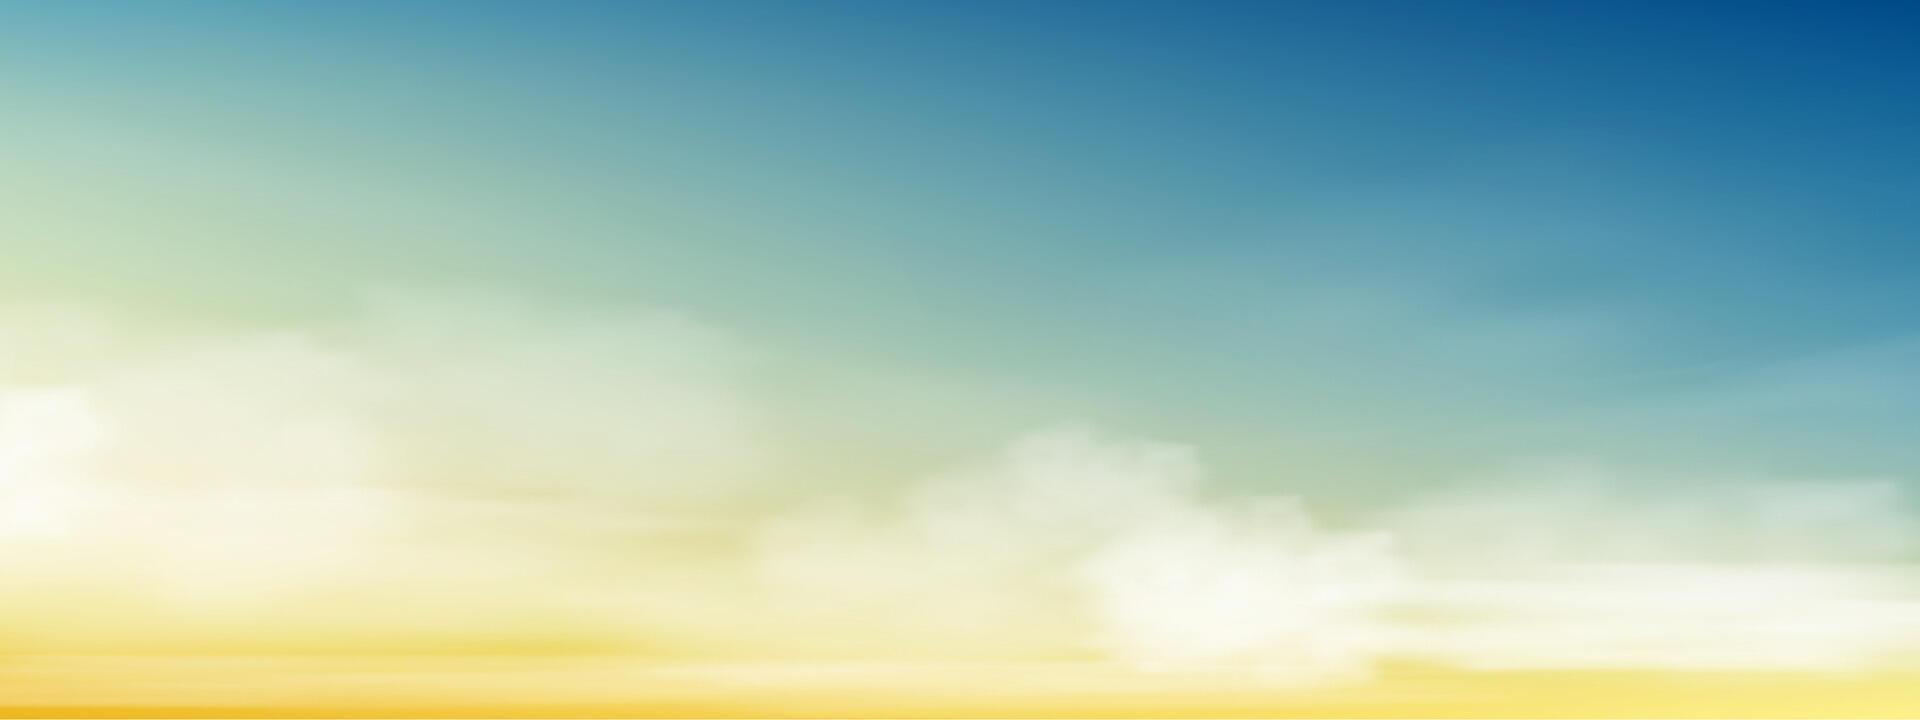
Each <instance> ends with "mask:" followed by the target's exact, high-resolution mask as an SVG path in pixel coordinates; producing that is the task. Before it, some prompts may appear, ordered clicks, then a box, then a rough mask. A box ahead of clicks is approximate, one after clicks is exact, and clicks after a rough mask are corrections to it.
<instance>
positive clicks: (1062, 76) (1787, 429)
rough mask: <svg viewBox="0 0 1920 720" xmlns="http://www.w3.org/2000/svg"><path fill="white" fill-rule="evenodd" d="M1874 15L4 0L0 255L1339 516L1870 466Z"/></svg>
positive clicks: (1891, 170) (1905, 457)
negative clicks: (693, 384) (665, 354)
mask: <svg viewBox="0 0 1920 720" xmlns="http://www.w3.org/2000/svg"><path fill="white" fill-rule="evenodd" d="M1916 29H1920V10H1915V9H1913V8H1910V7H1903V6H1902V5H1901V4H1899V3H1842V4H1838V5H1835V4H1825V3H1778V4H1767V5H1766V6H1765V7H1762V6H1758V5H1753V4H1737V3H1726V4H1717V3H1698V4H1690V5H1689V6H1688V8H1686V9H1678V8H1675V7H1673V6H1672V4H1670V3H1637V2H1619V3H1449V4H1440V3H1389V2H1300V3H1246V4H1241V3H1214V4H1204V5H1198V6H1196V5H1192V4H1187V3H1160V4H1144V3H1101V4H1080V3H1004V4H1003V3H985V2H983V3H951V4H944V5H936V4H924V3H879V2H873V3H867V2H829V3H779V2H770V3H738V2H735V3H725V2H720V3H709V2H690V3H679V2H659V3H605V4H592V3H570V2H554V3H520V4H511V5H509V4H495V3H444V4H443V3H431V2H401V3H309V4H249V3H230V2H180V3H149V4H136V3H6V4H0V148H4V152H5V158H4V160H0V203H4V206H3V207H0V249H4V250H5V252H6V256H5V260H4V262H0V285H3V286H4V288H5V295H6V297H7V298H8V299H15V298H40V297H58V296H61V295H78V296H81V297H82V298H83V299H94V298H97V297H102V296H110V297H113V298H116V299H117V300H119V301H124V302H127V303H131V304H134V305H136V306H139V307H143V308H146V309H147V310H149V311H151V312H155V313H164V312H177V313H180V314H186V315H194V316H201V315H209V314H211V315H214V316H229V315H230V316H234V317H238V318H274V317H281V316H289V315H304V314H310V313H321V314H324V313H327V312H330V311H332V310H333V309H334V308H336V307H338V306H341V305H344V304H346V303H348V302H350V299H351V298H352V297H354V296H356V295H357V294H358V293H361V292H363V291H365V290H368V289H370V288H380V287H456V288H480V289H485V290H488V291H502V292H509V293H525V294H529V295H533V296H538V297H543V298H544V297H556V298H563V299H565V300H566V301H567V302H575V303H580V304H582V305H586V306H599V305H606V306H614V305H622V304H641V305H657V306H663V307H670V308H675V309H679V310H683V311H686V312H688V313H691V314H693V315H695V316H698V317H701V318H703V319H706V320H708V321H711V322H714V323H716V324H718V325H721V326H724V327H728V328H731V329H733V330H734V331H736V332H738V333H739V334H740V335H741V336H742V337H744V338H746V339H747V340H748V341H749V342H751V343H753V344H755V345H759V346H763V347H766V348H769V352H773V353H777V354H786V355H790V356H791V358H790V360H788V361H786V363H785V364H784V365H782V366H781V367H783V368H784V369H782V370H777V371H775V374H774V377H773V378H772V379H771V382H774V383H778V384H782V385H783V386H784V387H785V390H784V392H786V393H788V394H790V395H791V396H793V398H794V401H795V402H798V403H803V404H807V405H808V406H809V407H816V408H822V409H823V412H826V411H825V410H824V409H825V408H831V412H827V413H826V414H828V415H831V417H830V418H828V419H827V420H824V421H823V423H824V424H825V425H826V426H828V427H832V428H835V430H834V432H837V433H839V434H840V436H841V437H842V442H844V443H845V444H846V445H847V446H850V447H851V446H860V445H862V444H864V443H865V442H866V441H867V440H868V439H871V438H875V437H886V438H889V439H890V440H889V442H887V443H874V444H875V445H885V446H888V447H895V446H898V445H900V444H901V443H898V442H893V440H897V439H898V437H897V436H905V435H911V436H912V437H913V438H914V442H915V443H919V444H921V445H922V446H923V450H924V451H926V452H930V453H940V452H945V450H944V449H943V447H944V446H943V445H942V443H950V444H953V445H967V444H969V443H973V444H980V445H986V444H989V443H992V442H996V441H997V439H998V438H1001V437H1004V436H1005V435H1006V434H1009V433H1012V432H1017V431H1018V430H1020V429H1022V428H1024V427H1025V426H1026V425H1027V424H1028V423H1029V422H1030V421H1033V420H1044V419H1048V418H1055V417H1069V418H1083V419H1087V420H1089V421H1093V422H1098V423H1102V424H1106V425H1112V426H1116V427H1119V428H1125V429H1129V430H1134V431H1138V432H1142V433H1146V434H1150V435H1153V436H1157V437H1168V438H1175V439H1180V440H1184V441H1189V442H1193V443H1195V444H1197V445H1199V446H1201V447H1202V448H1203V449H1204V452H1205V454H1206V455H1207V457H1209V458H1210V459H1212V461H1213V463H1214V464H1215V465H1217V466H1220V467H1221V468H1222V470H1223V474H1224V475H1226V476H1227V478H1228V482H1229V483H1238V484H1241V485H1258V484H1261V483H1271V482H1310V483H1323V484H1326V485H1328V486H1341V487H1344V488H1345V490H1346V491H1347V492H1349V493H1351V494H1352V496H1355V497H1367V496H1372V495H1377V494H1384V493H1389V492H1397V491H1398V490H1399V489H1402V488H1404V487H1406V486H1407V485H1408V484H1412V483H1420V482H1427V481H1429V480H1431V479H1432V477H1429V475H1431V476H1433V477H1441V478H1453V477H1458V476H1459V475H1460V474H1462V473H1472V472H1479V471H1484V470H1485V469H1486V468H1489V467H1492V466H1497V465H1498V464H1500V463H1504V462H1509V461H1513V460H1515V459H1522V458H1528V457H1535V456H1574V457H1582V458H1593V459H1596V460H1598V461H1600V462H1604V463H1619V464H1623V465H1627V466H1634V465H1642V464H1644V465H1654V466H1663V467H1674V468H1682V469H1686V470H1688V471H1692V470H1699V471H1702V472H1711V473H1734V474H1739V473H1782V474H1793V475H1808V474H1811V475H1816V476H1848V477H1851V476H1859V475H1868V476H1876V475H1892V476H1902V475H1905V476H1912V475H1914V474H1915V473H1914V470H1915V469H1916V463H1920V449H1916V445H1915V444H1914V443H1912V442H1911V428H1913V427H1915V426H1916V424H1917V423H1920V373H1916V372H1915V371H1916V370H1920V341H1916V338H1915V332H1916V328H1917V327H1920V326H1917V325H1916V321H1915V318H1916V317H1920V283H1916V282H1915V275H1916V270H1920V244H1917V243H1916V235H1917V234H1920V202H1916V199H1920V165H1917V164H1916V162H1915V158H1920V93H1916V92H1915V91H1914V89H1913V78H1914V77H1915V76H1916V72H1917V71H1920V49H1916V48H1920V45H1916V44H1915V43H1914V42H1913V41H1912V39H1913V37H1914V31H1915V30H1916ZM901 385H912V386H914V387H920V388H925V387H930V386H931V387H938V388H941V389H938V390H926V391H924V392H905V391H902V390H900V386H901ZM920 423H931V424H934V425H939V424H941V423H947V424H949V427H947V428H946V429H945V430H944V431H943V430H941V429H939V428H931V429H929V428H918V429H915V430H911V431H909V430H905V429H902V428H903V426H914V425H916V424H920ZM908 444H909V445H910V444H912V443H908ZM1338 496H1339V493H1338V492H1336V493H1334V497H1336V498H1337V497H1338ZM1319 497H1324V494H1323V495H1321V496H1319Z"/></svg>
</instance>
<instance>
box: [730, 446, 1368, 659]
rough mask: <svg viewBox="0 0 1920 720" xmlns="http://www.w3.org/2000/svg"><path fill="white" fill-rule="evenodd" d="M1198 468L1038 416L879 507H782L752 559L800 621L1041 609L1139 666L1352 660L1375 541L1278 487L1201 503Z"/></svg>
mask: <svg viewBox="0 0 1920 720" xmlns="http://www.w3.org/2000/svg"><path fill="white" fill-rule="evenodd" d="M1201 481H1202V472H1201V468H1200V466H1199V465H1198V463H1197V462H1196V461H1195V459H1194V457H1193V453H1192V451H1191V450H1190V449H1188V448H1186V447H1182V446H1177V445H1169V444H1162V443H1151V442H1139V443H1132V442H1115V441H1110V440H1105V439H1102V438H1100V437H1098V436H1096V435H1094V434H1092V433H1091V432H1089V431H1088V430H1086V429H1083V428H1071V427H1070V428H1060V429H1054V430H1049V431H1044V432H1040V433H1036V434H1034V435H1032V436H1030V437H1027V438H1024V439H1022V440H1020V441H1018V442H1016V443H1015V444H1014V445H1013V446H1012V447H1011V448H1010V449H1009V450H1008V451H1007V453H1006V455H1005V456H1004V457H1003V458H1000V459H998V460H997V461H995V462H992V463H988V464H986V465H984V466H982V467H978V468H974V469H971V470H967V471H962V472H957V473H954V474H951V475H947V476H943V477H939V478H937V479H934V480H932V481H930V482H927V483H925V484H923V485H921V486H919V487H916V488H914V489H913V490H911V491H910V492H908V493H907V494H905V496H903V497H901V498H898V499H897V500H896V501H895V502H894V503H893V507H891V508H887V509H881V510H879V511H878V512H874V511H872V510H871V509H869V510H867V511H865V512H863V511H861V510H860V509H857V508H848V507H846V506H829V507H824V508H818V509H814V510H809V511H804V512H800V513H796V514H794V515H793V516H791V517H788V518H785V519H783V520H780V521H778V522H776V523H774V524H772V525H771V526H769V527H768V528H767V529H766V530H765V531H764V533H763V534H762V536H761V538H760V547H761V549H762V557H761V569H762V571H763V573H765V575H766V577H767V578H769V579H770V580H771V581H772V582H774V583H775V584H776V585H777V586H778V587H779V589H780V590H781V593H782V596H783V597H785V598H787V602H788V603H789V605H788V608H787V609H788V610H789V611H793V612H799V613H802V617H803V618H805V617H807V615H806V614H807V613H816V614H813V615H812V616H811V617H813V618H820V617H822V616H823V615H821V614H818V613H825V614H826V615H825V616H827V617H830V616H831V614H832V613H846V614H847V617H852V618H858V619H859V620H860V622H863V623H868V624H871V623H876V622H879V623H886V622H889V621H890V620H891V621H893V622H894V627H893V628H892V632H896V633H928V632H936V633H940V634H941V635H942V637H941V638H940V642H941V643H942V644H943V645H945V646H951V644H952V643H954V642H956V641H961V642H964V641H965V640H966V639H968V638H973V639H979V638H980V637H981V634H982V633H986V634H992V633H994V632H996V631H1007V630H1009V629H1011V630H1012V631H1014V632H1024V631H1025V628H1027V627H1029V625H1028V621H1029V620H1032V619H1033V616H1037V615H1046V614H1048V613H1053V614H1058V615H1063V616H1065V617H1068V618H1074V619H1078V620H1086V619H1090V620H1091V627H1089V628H1086V631H1087V632H1086V633H1085V635H1084V637H1083V638H1082V640H1083V641H1084V643H1085V644H1086V645H1087V646H1089V647H1092V648H1097V649H1100V650H1103V651H1105V652H1107V653H1111V654H1112V655H1113V656H1115V657H1118V658H1122V659H1125V660H1127V661H1128V662H1130V663H1134V664H1137V665H1139V666H1142V667H1170V668H1176V667H1196V666H1215V667H1217V666H1223V665H1240V666H1245V667H1248V668H1254V669H1258V670H1260V671H1263V672H1266V673H1268V674H1270V675H1272V676H1274V677H1284V678H1300V677H1318V676H1323V675H1345V674H1349V673H1353V672H1356V671H1360V670H1362V669H1363V667H1362V664H1363V661H1364V659H1365V656H1366V654H1367V653H1368V652H1369V649H1368V644H1369V642H1370V637H1371V636H1372V634H1373V630H1374V621H1373V620H1372V619H1371V618H1370V617H1369V615H1370V613H1371V612H1372V611H1373V610H1374V609H1375V608H1376V606H1377V604H1378V603H1380V602H1381V601H1382V600H1383V599H1385V598H1386V597H1388V596H1389V594H1390V592H1391V590H1392V588H1393V587H1394V585H1395V582H1396V579H1397V576H1398V568H1397V567H1396V565H1395V562H1394V560H1393V558H1392V557H1391V555H1390V553H1389V547H1388V545H1387V543H1386V541H1385V538H1383V537H1380V536H1378V535H1373V534H1341V533H1331V532H1327V531H1324V530H1321V529H1319V528H1316V527H1314V525H1313V524H1312V522H1311V520H1310V519H1309V518H1308V517H1307V515H1306V514H1305V513H1304V512H1303V511H1302V510H1301V509H1300V508H1299V507H1298V505H1297V504H1296V503H1294V502H1293V501H1292V500H1291V499H1288V498H1262V499H1258V500H1255V501H1251V502H1247V503H1244V504H1227V503H1219V502H1214V501H1210V500H1208V499H1207V498H1206V497H1204V496H1203V495H1202V493H1201V491H1202V487H1201ZM888 612H893V613H896V614H894V615H893V616H892V617H891V618H889V617H888V616H887V615H886V614H885V613H888ZM876 613H880V614H879V615H876Z"/></svg>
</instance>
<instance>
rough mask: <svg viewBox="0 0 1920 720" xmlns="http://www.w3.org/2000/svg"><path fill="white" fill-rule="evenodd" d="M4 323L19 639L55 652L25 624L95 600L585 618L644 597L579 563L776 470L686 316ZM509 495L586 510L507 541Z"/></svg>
mask: <svg viewBox="0 0 1920 720" xmlns="http://www.w3.org/2000/svg"><path fill="white" fill-rule="evenodd" d="M0 318H9V319H11V320H12V321H14V322H15V324H16V326H11V327H10V326H0V358H3V359H5V360H7V361H8V362H0V573H4V575H5V581H4V582H3V583H0V599H4V600H6V601H7V604H10V605H12V606H14V607H15V608H16V611H15V612H13V613H9V614H7V615H5V616H0V628H4V627H6V626H9V625H22V624H24V626H32V627H37V628H38V629H37V630H36V636H37V637H45V636H59V635H60V634H61V633H60V632H59V631H58V630H57V629H55V627H54V626H55V625H57V624H56V623H49V622H45V621H43V620H36V618H35V617H34V616H33V615H32V614H29V613H26V612H25V610H24V609H25V608H28V607H33V606H35V605H34V603H36V602H41V601H42V600H45V599H46V598H58V597H60V596H61V593H63V592H68V591H70V590H71V589H73V588H76V587H87V588H99V589H100V591H102V592H110V593H113V594H116V595H119V596H121V597H125V598H128V600H127V601H126V602H128V603H131V605H127V606H122V607H118V608H117V609H116V610H115V612H123V611H125V610H126V608H127V607H144V608H147V610H151V611H152V612H155V613H166V612H178V611H194V610H214V611H218V612H219V613H228V614H232V616H233V617H235V618H241V617H245V616H246V614H247V613H259V612H269V611H271V609H272V608H273V607H274V606H275V603H282V602H287V601H290V600H293V599H296V598H299V597H302V596H307V595H323V594H325V593H332V592H340V591H351V592H354V593H361V594H365V593H373V594H374V595H375V596H382V595H384V596H395V597H396V599H398V598H397V595H406V594H414V595H422V594H424V595H426V596H432V597H437V598H439V599H440V600H442V601H446V602H458V603H461V604H462V605H465V606H468V607H477V606H490V605H500V604H506V605H512V604H514V603H520V602H526V603H535V604H538V603H545V602H566V601H570V600H571V599H572V598H574V597H575V596H578V595H583V594H593V593H599V592H605V591H606V590H607V588H609V587H613V588H618V587H619V586H620V584H621V583H623V582H627V579H626V578H620V577H612V578H606V579H604V580H603V579H598V578H592V577H588V576H587V575H586V574H585V573H581V572H577V571H576V570H575V569H574V567H573V566H572V565H571V564H570V562H571V560H570V559H571V558H573V557H574V556H576V555H579V554H581V553H582V552H592V551H593V548H592V545H593V544H594V543H596V542H617V541H619V540H620V539H621V536H622V534H623V533H627V534H631V532H630V531H631V529H632V528H636V527H652V526H661V527H676V526H679V525H685V524H687V523H689V522H692V521H691V520H690V519H689V518H697V517H698V516H700V515H701V514H702V513H709V512H715V511H716V507H717V503H718V501H720V500H722V499H725V498H727V497H729V496H730V495H731V494H735V493H737V492H738V491H740V490H741V489H742V487H744V485H745V484H746V483H747V482H749V481H750V480H752V478H753V477H754V475H755V473H757V472H758V470H759V468H760V466H761V465H762V464H763V455H764V451H763V447H762V442H761V440H760V437H761V436H760V432H761V431H760V420H759V417H758V413H759V408H758V406H757V404H756V403H755V402H754V401H753V400H752V399H751V398H749V397H748V394H747V393H746V392H744V391H743V390H742V389H741V385H742V381H741V380H740V376H741V365H742V364H741V360H740V355H741V354H740V352H739V351H738V350H737V349H736V348H734V347H733V346H732V344H731V343H729V342H728V341H727V340H726V339H725V338H724V337H721V336H720V335H719V334H717V333H715V332H714V331H712V330H709V329H707V328H705V327H704V326H701V325H700V324H698V323H696V322H693V321H691V320H687V319H685V318H681V317H678V316H674V315H671V314H667V313H653V312H645V311H635V312H631V313H624V314H621V313H610V314H608V315H606V316H601V317H585V316H583V315H582V314H580V313H576V312H571V311H564V309H554V308H545V307H540V306H535V305H527V304H519V303H513V302H509V301H504V300H497V299H488V298H480V297H445V296H433V297H428V296H406V297H398V296H384V297H381V298H379V299H377V300H376V301H374V302H372V303H369V304H368V306H367V307H366V310H365V312H364V313H362V314H361V315H360V316H358V317H354V318H351V319H347V320H344V321H339V322H329V323H316V324H314V325H312V326H310V327H307V328H303V329H299V330H273V331H260V330H251V329H245V328H237V329H233V328H230V329H226V330H215V331H208V330H207V329H205V328H199V329H193V330H184V329H183V330H179V331H177V332H173V333H166V332H155V331H152V330H148V329H143V328H138V327H136V326H135V324H134V323H131V322H120V323H115V322H111V321H109V320H106V319H103V316H101V315H99V314H94V313H74V312H62V311H54V310H49V309H46V308H34V309H32V311H31V312H0ZM69 325H72V326H74V327H71V328H70V327H68V326H69ZM49 338H54V339H58V338H69V339H74V341H73V342H70V343H66V344H64V345H62V344H60V343H51V344H49V343H43V342H42V341H45V340H47V339H49ZM69 360H71V362H69ZM29 361H30V362H29ZM555 497H559V498H565V499H567V500H568V501H567V502H553V501H552V500H551V499H552V498H555ZM596 500H598V501H603V502H604V503H605V504H606V505H608V506H610V507H617V508H620V509H621V510H622V512H623V513H624V515H623V516H622V518H621V522H619V523H610V522H606V519H605V518H604V517H602V516H603V515H605V513H602V512H600V511H598V510H595V509H593V507H592V506H593V504H594V503H595V501H596ZM503 503H509V504H511V503H519V504H523V505H525V506H527V507H539V508H541V509H542V512H545V513H547V514H550V515H558V516H560V517H555V518H548V519H546V520H545V521H543V522H538V523H534V522H515V523H511V524H503V522H502V521H501V519H500V517H499V514H498V513H495V512H491V511H490V510H489V508H492V507H494V506H497V505H500V504H503ZM649 518H653V519H654V520H655V521H653V522H650V521H649ZM668 521H671V522H668ZM507 531H511V533H512V534H510V535H509V534H503V533H505V532H507ZM582 548H586V549H585V550H582ZM577 551H578V552H577ZM567 573H573V575H572V576H570V577H567V578H565V579H564V580H563V579H560V576H561V575H565V574H567ZM36 598H38V599H39V600H36ZM45 602H57V600H46V601H45ZM42 604H45V603H44V602H43V603H42ZM66 612H68V613H76V612H83V611H82V610H80V609H70V610H68V611H66ZM509 614H511V613H509ZM156 617H159V616H156ZM116 621H117V620H116ZM346 621H347V622H348V623H349V624H351V623H352V622H353V619H352V618H347V619H346ZM62 622H63V623H69V622H71V623H75V624H76V625H77V624H79V623H81V621H80V620H79V619H77V618H66V619H64V620H63V621H62ZM300 622H302V621H301V620H300V619H298V618H282V620H281V621H278V622H276V623H275V626H276V628H279V627H283V626H297V625H299V623H300ZM608 622H609V623H613V624H615V625H617V624H618V623H617V622H616V621H613V620H609V621H608ZM155 624H156V625H158V624H161V623H159V622H158V621H156V623H155ZM84 632H86V631H85V629H84V628H79V627H76V628H75V629H74V631H73V633H74V634H80V633H84ZM472 632H474V633H476V634H480V635H485V634H487V633H489V632H492V630H490V629H489V628H487V627H485V626H483V625H476V626H475V627H473V628H472ZM609 632H616V633H617V632H619V629H618V628H614V629H612V630H609ZM127 642H138V639H137V638H131V637H130V638H128V639H127ZM56 644H57V642H56Z"/></svg>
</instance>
